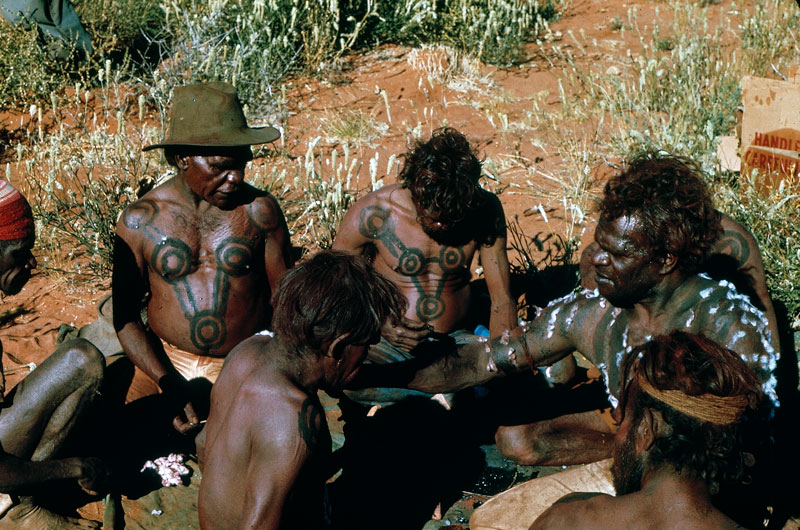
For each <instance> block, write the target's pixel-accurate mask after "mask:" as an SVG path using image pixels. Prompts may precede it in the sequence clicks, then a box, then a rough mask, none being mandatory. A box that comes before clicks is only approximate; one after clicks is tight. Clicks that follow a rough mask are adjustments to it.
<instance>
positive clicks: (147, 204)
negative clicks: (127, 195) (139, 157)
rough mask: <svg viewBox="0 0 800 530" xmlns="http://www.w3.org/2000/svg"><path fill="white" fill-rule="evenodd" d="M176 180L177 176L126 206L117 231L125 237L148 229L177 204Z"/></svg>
mask: <svg viewBox="0 0 800 530" xmlns="http://www.w3.org/2000/svg"><path fill="white" fill-rule="evenodd" d="M174 181H175V177H173V178H171V179H169V180H168V181H166V182H164V183H163V184H160V185H158V186H157V187H155V188H153V189H152V190H150V191H148V192H147V193H145V194H144V195H143V196H142V197H140V198H139V199H137V200H136V201H134V202H132V203H130V204H129V205H128V206H126V207H125V209H124V210H123V211H122V214H121V215H120V216H119V220H118V221H117V233H119V234H120V235H122V236H123V237H124V236H125V235H133V233H135V232H139V231H141V230H143V229H146V228H147V227H149V226H151V225H152V224H153V223H155V222H156V219H157V218H158V217H159V216H162V215H163V214H164V213H165V211H167V210H169V209H170V208H171V207H173V205H176V204H177V202H178V201H177V200H176V198H175V194H174V192H173V185H174Z"/></svg>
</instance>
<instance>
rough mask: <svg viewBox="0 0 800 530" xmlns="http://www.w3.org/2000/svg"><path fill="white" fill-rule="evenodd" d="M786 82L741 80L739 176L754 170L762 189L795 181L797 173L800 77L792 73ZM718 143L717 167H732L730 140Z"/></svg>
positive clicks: (798, 162)
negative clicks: (783, 182) (740, 156)
mask: <svg viewBox="0 0 800 530" xmlns="http://www.w3.org/2000/svg"><path fill="white" fill-rule="evenodd" d="M787 79H791V81H788V80H787V81H781V80H776V79H767V78H763V77H754V76H744V77H743V78H742V106H743V108H744V114H743V116H742V136H741V146H742V150H741V152H742V153H743V154H742V159H741V165H740V169H741V171H742V174H743V175H749V174H751V173H752V172H753V170H756V169H757V170H758V175H759V178H758V185H760V186H764V187H772V186H775V185H778V184H779V183H780V182H781V181H782V180H796V179H797V177H798V174H799V173H800V75H797V71H796V70H795V71H794V74H791V77H788V78H787ZM722 143H723V142H720V147H719V148H718V151H717V152H718V156H719V157H720V164H721V165H723V166H724V165H725V164H728V165H729V166H735V165H736V162H735V161H732V160H731V155H730V153H731V146H730V140H728V141H726V143H725V146H723V145H722ZM723 158H724V160H723Z"/></svg>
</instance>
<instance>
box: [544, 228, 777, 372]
mask: <svg viewBox="0 0 800 530" xmlns="http://www.w3.org/2000/svg"><path fill="white" fill-rule="evenodd" d="M718 214H719V217H720V225H721V227H722V232H720V235H719V238H718V239H717V240H716V241H715V242H714V244H713V246H712V247H711V250H710V251H709V256H708V258H707V260H706V263H704V264H703V265H701V267H700V268H701V269H703V270H705V271H707V272H713V273H716V274H717V275H718V276H720V277H723V278H725V279H727V280H729V281H731V282H732V283H734V284H735V285H736V288H737V290H738V291H739V292H741V293H742V294H747V295H748V296H750V301H751V302H753V304H754V305H755V306H756V307H758V308H759V309H761V310H762V311H763V312H764V315H765V316H766V318H767V321H768V322H769V329H770V333H772V341H773V346H774V347H775V349H776V350H779V344H780V333H779V331H778V319H777V316H776V315H775V307H774V306H773V304H772V298H770V296H769V291H768V290H767V278H766V274H765V272H764V261H763V260H762V258H761V252H760V251H759V249H758V243H757V242H756V240H755V238H754V237H753V235H752V234H751V233H750V232H748V231H747V229H746V228H745V227H743V226H742V225H740V224H739V223H737V222H736V221H734V220H733V219H732V218H731V217H730V216H728V215H726V214H724V213H722V212H718ZM599 252H600V247H599V245H598V244H597V243H595V242H593V243H591V244H590V245H588V246H587V247H586V248H585V249H584V250H583V252H582V253H581V260H580V277H581V286H582V287H583V288H584V289H589V290H592V289H596V288H597V282H596V281H595V276H594V274H595V269H594V259H595V255H596V254H598V253H599ZM553 368H556V366H554V367H553ZM557 368H558V370H559V371H560V373H559V379H560V380H562V381H568V380H570V379H572V377H573V376H574V374H575V370H576V363H575V359H574V358H573V357H566V358H565V359H563V360H562V361H559V363H558V364H557Z"/></svg>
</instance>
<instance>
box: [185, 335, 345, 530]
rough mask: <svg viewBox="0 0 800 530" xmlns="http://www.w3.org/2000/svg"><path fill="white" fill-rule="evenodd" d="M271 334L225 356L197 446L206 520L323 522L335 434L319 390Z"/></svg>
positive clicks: (224, 524) (211, 524) (289, 524)
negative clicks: (296, 373) (315, 392)
mask: <svg viewBox="0 0 800 530" xmlns="http://www.w3.org/2000/svg"><path fill="white" fill-rule="evenodd" d="M270 343H271V341H270V339H269V338H266V337H253V338H251V339H248V340H246V341H245V342H243V343H242V344H241V345H240V346H239V347H237V348H236V349H235V350H234V351H233V352H232V353H231V355H230V356H229V357H228V359H226V364H225V368H224V369H223V371H222V374H221V375H220V377H219V379H218V380H217V382H216V384H215V385H214V389H213V391H212V394H211V412H210V414H209V418H208V423H207V425H206V428H205V429H204V433H203V434H204V436H203V441H202V447H198V452H199V454H201V459H202V460H201V462H202V465H203V468H202V470H203V481H202V484H201V487H200V494H199V499H198V511H199V515H200V522H201V527H202V528H204V529H216V528H219V529H222V528H239V527H248V528H250V527H251V526H252V527H258V528H319V527H320V524H321V523H320V521H321V520H322V519H323V517H324V511H323V510H324V484H325V478H326V477H325V476H324V470H325V465H324V463H325V462H326V459H327V458H328V457H329V455H330V451H331V441H330V435H329V432H328V429H327V424H326V422H325V416H324V413H323V411H322V407H321V405H320V404H319V401H318V400H317V398H316V396H309V395H308V394H306V393H305V392H303V391H302V390H301V389H299V388H298V387H297V386H295V385H294V384H293V383H292V382H291V381H290V380H289V379H288V378H287V377H286V375H285V374H284V373H283V372H282V371H281V369H280V368H279V367H278V366H277V363H276V362H275V359H277V358H279V357H280V355H281V353H283V354H284V355H285V352H275V351H272V348H274V347H275V346H274V343H273V344H270Z"/></svg>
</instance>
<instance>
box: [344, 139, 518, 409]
mask: <svg viewBox="0 0 800 530" xmlns="http://www.w3.org/2000/svg"><path fill="white" fill-rule="evenodd" d="M480 176H481V163H480V161H479V160H478V158H477V157H476V155H475V153H474V151H473V149H472V147H471V146H470V144H469V142H468V141H467V139H466V138H465V137H464V135H463V134H461V133H460V132H458V131H456V130H454V129H451V128H443V129H438V130H436V131H434V133H433V135H432V137H431V138H430V139H429V140H428V141H426V142H421V141H420V142H417V144H416V145H415V146H414V148H413V149H412V150H411V151H410V152H409V153H407V154H406V157H405V164H404V166H403V169H402V170H401V172H400V177H399V181H400V182H399V183H397V184H391V185H388V186H384V187H383V188H381V189H379V190H377V191H374V192H372V193H370V194H369V195H367V196H366V197H364V198H363V199H361V200H359V201H358V202H356V204H355V205H354V206H353V207H352V208H350V210H349V211H348V212H347V214H346V215H345V217H344V219H343V220H342V224H341V226H340V227H339V230H338V232H337V235H336V240H335V242H334V244H333V248H335V249H340V250H344V251H347V252H351V253H356V254H367V255H371V256H373V263H374V266H375V269H376V270H377V271H378V272H380V273H381V274H382V275H383V276H385V277H386V278H388V279H389V280H390V281H391V282H392V283H394V284H395V285H396V286H397V287H398V289H400V291H401V292H402V293H403V294H404V295H405V297H406V298H407V299H408V302H409V304H408V310H407V311H406V314H405V318H404V319H403V322H402V323H401V324H400V325H391V326H386V327H385V328H384V330H383V334H382V340H381V342H380V344H378V345H376V346H375V347H373V348H371V349H370V353H369V356H368V357H367V364H386V363H393V362H397V361H403V360H406V359H409V358H412V357H413V356H414V355H415V354H419V352H420V351H421V350H422V349H426V350H427V347H428V346H431V345H432V344H435V343H436V342H440V343H442V347H447V346H446V345H447V344H448V342H449V343H450V344H452V340H447V337H443V335H444V334H451V337H450V339H455V341H456V342H461V341H463V340H464V337H465V336H466V335H467V333H466V332H465V331H463V330H464V328H465V327H466V325H467V324H468V316H469V315H468V313H469V310H470V303H471V302H472V301H473V300H472V296H471V291H470V278H471V273H470V265H471V263H472V261H473V257H474V256H475V254H476V253H477V254H478V256H479V259H480V265H481V267H482V268H483V274H484V277H485V279H486V285H487V287H488V291H489V296H490V298H491V314H490V317H489V331H490V333H491V335H492V336H499V335H500V334H501V333H503V331H505V330H510V329H512V328H513V327H515V326H516V325H517V320H516V315H517V311H516V309H517V308H516V304H515V303H514V300H513V299H512V297H511V289H510V274H509V265H508V257H507V255H506V221H505V215H504V213H503V207H502V205H501V204H500V201H499V200H498V198H497V196H495V195H494V194H493V193H491V192H488V191H486V190H484V189H482V188H481V186H480V185H479V183H478V181H479V179H480ZM434 336H438V337H439V338H442V339H445V340H443V341H433V340H432V339H433V337H434ZM434 348H436V346H434ZM407 394H408V392H407V391H406V392H398V391H396V390H391V389H366V390H362V391H358V392H352V393H349V395H350V397H352V398H353V399H355V400H356V401H358V402H360V403H362V404H373V405H374V404H386V403H391V402H393V401H394V400H396V399H399V398H400V397H401V396H402V395H407Z"/></svg>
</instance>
